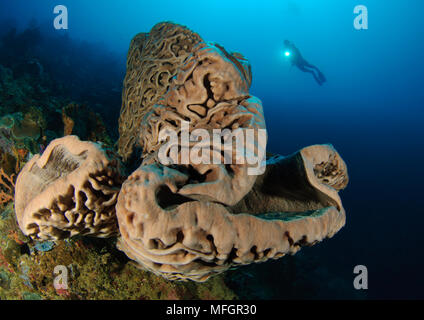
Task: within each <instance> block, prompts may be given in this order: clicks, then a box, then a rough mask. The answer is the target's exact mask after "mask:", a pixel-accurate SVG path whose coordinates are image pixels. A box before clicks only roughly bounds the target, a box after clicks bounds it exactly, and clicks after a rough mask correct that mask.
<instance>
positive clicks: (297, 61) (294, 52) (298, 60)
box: [284, 40, 327, 86]
mask: <svg viewBox="0 0 424 320" xmlns="http://www.w3.org/2000/svg"><path fill="white" fill-rule="evenodd" d="M284 44H285V46H286V48H287V49H288V50H290V59H291V62H292V65H295V66H296V67H298V68H299V69H300V70H301V71H303V72H309V73H312V75H313V76H314V78H315V80H316V82H318V84H319V85H320V86H321V85H322V84H323V83H324V82H325V81H327V80H326V79H325V76H324V74H323V73H322V72H321V71H320V70H319V69H318V68H317V67H315V66H314V65H312V64H310V63H309V62H308V61H306V60H305V59H304V58H303V57H302V54H301V53H300V51H299V49H298V48H296V46H295V45H294V43H292V42H290V41H288V40H286V41H284Z"/></svg>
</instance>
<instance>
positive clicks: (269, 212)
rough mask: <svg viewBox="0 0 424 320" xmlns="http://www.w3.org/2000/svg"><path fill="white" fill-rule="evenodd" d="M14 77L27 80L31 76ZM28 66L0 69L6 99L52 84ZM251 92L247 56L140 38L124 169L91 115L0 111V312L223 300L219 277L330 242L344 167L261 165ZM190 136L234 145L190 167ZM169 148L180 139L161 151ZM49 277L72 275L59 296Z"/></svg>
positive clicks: (131, 70)
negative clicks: (40, 82) (97, 302)
mask: <svg viewBox="0 0 424 320" xmlns="http://www.w3.org/2000/svg"><path fill="white" fill-rule="evenodd" d="M10 37H11V38H10V39H9V40H8V41H12V42H13V41H14V40H13V39H14V36H13V34H11V35H10ZM37 62H38V63H37ZM22 63H24V65H25V67H24V69H28V68H27V67H28V63H29V60H28V61H27V62H22ZM22 63H21V64H20V65H22ZM31 65H33V66H34V70H33V71H34V72H32V73H31V74H26V75H25V73H24V75H22V77H21V76H20V77H19V79H16V78H15V76H16V74H17V73H16V72H17V71H18V69H19V68H15V69H14V72H15V73H16V74H14V73H11V72H9V71H8V69H7V68H2V69H1V70H0V71H1V72H0V76H1V79H0V80H1V81H0V84H2V85H3V89H2V90H4V88H5V86H4V84H5V83H6V84H7V85H10V84H13V85H15V84H14V83H15V82H16V81H24V82H25V81H27V80H25V79H27V78H28V77H33V78H42V77H46V75H45V73H46V71H45V68H44V67H43V63H40V62H39V61H38V60H37V61H34V62H33V63H32V64H31ZM31 70H32V69H31ZM251 82H252V71H251V66H250V64H249V62H248V60H247V59H246V58H245V57H244V56H243V55H242V54H240V53H237V52H229V51H227V50H226V49H225V48H223V47H222V46H221V45H219V44H216V43H206V42H204V41H203V40H202V38H201V37H200V36H199V35H198V34H196V33H194V32H192V31H191V30H189V29H187V28H186V27H183V26H180V25H177V24H173V23H168V22H164V23H159V24H157V25H156V26H154V27H153V28H152V30H151V31H150V32H149V33H140V34H138V35H137V36H136V37H135V38H134V39H133V40H132V42H131V45H130V49H129V52H128V60H127V73H126V76H125V80H124V88H123V94H122V98H123V99H122V107H121V114H120V117H119V140H118V143H117V147H118V152H119V154H120V156H121V157H122V158H123V159H124V160H125V161H126V163H125V164H126V168H125V167H124V164H122V163H121V162H120V160H119V159H118V157H117V155H116V154H115V152H114V151H113V148H112V147H111V146H112V144H113V142H112V140H111V139H109V136H108V134H107V132H106V127H105V126H104V124H103V122H102V120H101V117H100V116H99V115H98V114H96V113H95V112H93V111H92V109H91V108H90V107H89V106H88V105H86V104H84V103H79V102H71V103H70V102H69V101H68V100H66V99H61V98H57V99H52V98H46V95H44V94H40V91H37V92H38V93H34V92H32V93H28V92H26V93H22V94H21V93H19V94H17V97H18V98H19V97H21V96H22V97H23V99H22V101H21V102H20V103H22V108H18V110H13V107H12V105H13V103H11V104H8V105H7V106H6V107H5V109H4V110H7V112H5V114H6V116H5V117H3V118H1V119H0V130H1V131H0V148H1V153H0V155H1V158H0V160H1V161H2V165H3V164H5V170H4V171H3V170H2V172H1V177H2V178H3V179H1V180H0V189H1V191H2V192H3V193H4V194H5V196H4V199H5V200H4V201H3V202H4V205H5V206H3V207H4V211H3V212H2V213H1V216H0V298H2V299H3V298H11V297H12V293H11V292H12V291H14V292H15V294H16V295H17V296H18V297H19V298H21V299H38V298H40V299H57V298H61V299H93V298H96V299H102V298H104V299H109V298H121V299H195V298H202V299H216V298H218V299H219V298H227V299H233V298H236V297H237V296H236V294H234V292H232V291H231V290H230V289H228V287H227V286H226V284H225V282H224V279H225V278H224V276H223V275H222V273H223V272H224V271H227V270H230V269H233V268H235V267H239V266H243V265H248V264H252V263H258V262H264V261H267V260H271V259H278V258H280V257H283V256H285V255H287V254H290V255H292V254H294V253H296V252H297V251H298V250H299V249H300V248H301V247H305V246H311V245H314V244H315V243H317V242H320V241H322V240H324V239H325V238H330V237H332V236H333V235H334V234H335V233H336V232H338V231H339V229H340V228H342V227H343V226H344V224H345V211H344V208H343V206H342V202H341V199H340V197H339V195H338V191H339V190H341V189H343V188H345V187H346V185H347V183H348V174H347V168H346V165H345V163H344V161H343V160H342V158H341V157H340V155H339V154H338V153H337V152H336V150H335V149H334V148H333V147H332V146H331V145H314V146H309V147H306V148H303V149H301V150H300V151H298V152H296V153H294V154H292V155H289V156H287V157H284V156H279V155H268V156H267V157H265V149H266V142H267V141H266V139H267V137H266V135H265V136H261V134H260V133H261V132H264V131H265V130H266V124H265V118H264V111H263V107H262V102H261V101H260V100H259V99H258V98H257V97H254V96H252V95H251V94H250V92H249V89H250V85H251ZM44 83H46V82H44ZM16 86H17V87H19V85H16ZM0 89H1V88H0ZM7 90H9V89H7V88H6V91H7ZM1 94H5V91H1V90H0V95H1ZM27 95H28V96H36V97H37V99H39V100H38V103H34V104H32V105H30V104H31V103H33V102H34V101H35V100H37V99H29V100H28V99H27V100H25V96H27ZM14 99H15V97H11V100H14ZM34 106H37V107H34ZM45 110H48V112H45ZM17 111H19V112H17ZM185 123H188V125H187V129H188V134H191V133H194V132H199V131H198V130H202V131H201V132H202V133H205V134H210V133H212V132H215V130H221V131H222V130H224V131H225V130H227V131H228V132H232V133H233V134H234V135H232V134H230V137H229V138H228V137H227V136H220V137H219V141H213V142H212V143H209V144H206V142H205V141H203V140H202V141H201V142H202V143H205V144H202V146H203V149H202V150H206V149H207V150H208V151H209V153H208V154H207V156H206V157H203V154H202V157H200V158H201V161H194V160H193V159H191V158H190V159H189V161H188V162H184V161H182V159H183V157H184V156H183V155H184V154H185V153H187V152H188V153H189V154H191V153H193V152H194V151H196V150H198V149H196V148H198V147H199V141H198V140H196V141H193V140H190V141H189V142H188V144H187V145H183V143H182V142H181V141H182V137H183V135H184V134H185V133H184V132H183V129H182V128H183V127H184V125H185ZM58 124H60V125H58ZM62 124H63V126H62ZM163 132H175V133H176V136H177V138H179V139H177V140H176V141H171V142H170V141H169V140H166V139H165V140H164V139H163V136H162V134H163ZM250 132H254V134H253V137H254V138H255V141H254V142H253V143H251V144H249V143H247V144H246V145H243V146H242V150H241V154H243V155H247V154H253V155H257V156H258V157H257V160H258V162H257V163H254V164H252V163H250V162H243V161H241V162H239V160H240V158H239V156H240V149H238V148H237V146H238V145H237V143H238V139H242V140H243V141H247V137H248V136H249V133H250ZM63 135H64V136H65V137H63V138H58V137H61V136H63ZM196 138H199V137H198V136H197V137H196ZM200 138H202V137H200ZM233 138H234V140H235V141H233ZM87 140H89V141H87ZM223 141H224V142H228V141H229V146H230V148H229V149H221V143H222V142H223ZM209 142H210V141H209ZM205 146H206V147H205ZM164 150H165V152H164ZM36 153H40V154H36ZM34 154H36V155H34ZM33 155H34V156H33ZM164 155H165V156H166V157H165V158H167V159H168V160H170V161H168V162H166V163H165V162H164V161H163V156H164ZM131 157H132V159H131ZM211 158H214V159H215V160H216V159H218V160H219V161H218V162H215V161H214V162H211V161H210V160H211ZM134 159H135V160H134ZM228 159H231V160H232V161H231V162H227V160H228ZM134 161H136V164H137V167H138V168H137V169H136V170H135V171H133V170H134V168H132V167H131V162H134ZM6 167H7V168H6ZM22 167H23V168H22ZM258 167H260V168H262V169H263V171H260V172H257V173H253V174H252V172H253V171H252V170H253V169H258ZM21 168H22V169H21ZM130 168H131V169H132V170H131V171H133V172H132V173H131V174H130V175H129V176H128V177H127V174H126V170H128V171H129V169H130ZM18 172H19V175H18V178H17V182H16V188H15V189H16V190H15V196H14V203H11V202H10V200H11V197H10V194H11V191H13V187H14V186H13V185H12V184H11V183H13V178H11V177H13V176H12V175H13V174H17V173H18ZM9 179H11V180H9ZM125 179H126V180H125ZM2 184H3V185H4V186H3V185H2ZM2 199H3V198H2ZM13 205H14V208H15V210H14V209H13ZM84 236H90V237H84ZM115 236H117V237H115ZM103 238H106V239H103ZM118 249H119V250H118ZM128 258H129V259H130V260H129V259H128ZM131 260H132V261H131ZM57 265H61V266H65V267H66V268H67V270H69V272H70V278H71V284H70V286H69V287H68V288H55V287H54V286H53V285H52V284H53V280H54V274H53V268H54V266H57ZM140 269H142V270H140ZM147 271H149V272H147ZM157 275H159V277H158V276H157ZM212 276H214V277H212ZM211 277H212V278H211ZM169 280H193V281H183V282H172V281H169ZM197 282H202V284H198V283H197ZM236 282H237V281H236Z"/></svg>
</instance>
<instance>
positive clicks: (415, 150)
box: [0, 0, 424, 299]
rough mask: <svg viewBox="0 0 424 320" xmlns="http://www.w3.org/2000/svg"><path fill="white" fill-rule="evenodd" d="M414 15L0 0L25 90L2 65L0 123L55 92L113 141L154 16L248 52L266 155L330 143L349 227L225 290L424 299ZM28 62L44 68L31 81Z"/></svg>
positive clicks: (421, 97)
mask: <svg viewBox="0 0 424 320" xmlns="http://www.w3.org/2000/svg"><path fill="white" fill-rule="evenodd" d="M59 4H61V5H65V6H66V7H67V8H68V15H69V21H68V22H69V29H67V30H55V29H54V28H53V19H54V17H55V15H54V14H53V8H54V7H55V6H56V5H59ZM360 4H361V5H365V6H367V8H368V24H369V25H368V29H367V30H356V29H355V28H354V26H353V20H354V18H355V14H354V13H353V8H354V7H355V6H357V5H360ZM422 12H424V3H423V2H422V1H419V0H409V1H400V0H397V1H377V0H374V1H371V0H366V1H359V0H354V1H351V0H345V1H334V0H322V1H314V0H302V1H300V0H297V1H296V0H288V1H285V0H279V1H248V0H245V1H238V0H237V1H210V2H207V3H206V2H200V1H184V2H178V1H165V0H163V1H161V2H152V1H135V0H134V1H129V0H125V1H113V2H112V1H97V0H96V1H95V0H92V1H83V0H72V1H70V0H61V1H51V0H43V1H37V2H33V1H28V0H26V1H25V0H14V1H8V0H2V1H1V3H0V37H1V51H0V65H1V66H2V68H8V69H10V70H12V71H13V75H10V74H9V78H10V77H11V78H13V79H12V80H10V79H9V80H8V81H9V82H10V83H11V82H13V83H15V86H19V84H21V85H22V88H21V89H22V90H20V89H19V90H20V92H21V93H20V94H21V97H22V99H21V100H22V101H21V105H19V104H16V101H14V100H13V99H12V98H10V97H8V95H9V94H11V91H10V89H7V88H8V87H7V86H6V84H5V80H4V79H5V77H6V76H5V74H6V73H7V72H5V71H4V70H3V71H2V77H3V79H2V81H3V84H2V86H3V87H2V90H3V91H1V92H0V95H1V96H0V117H2V116H4V115H6V114H11V113H16V112H19V111H20V108H23V107H24V106H27V105H32V104H37V103H38V106H39V107H40V108H41V109H42V106H43V103H44V102H45V101H49V103H52V104H54V101H50V100H49V97H48V96H49V95H50V92H55V94H57V95H58V96H59V95H60V97H61V98H63V101H66V102H67V103H70V102H72V101H75V102H78V103H83V104H86V105H87V106H89V107H90V108H91V109H92V110H94V112H96V113H99V114H100V115H101V117H102V119H103V121H104V124H105V127H106V130H107V134H108V135H109V136H110V138H111V140H113V141H116V139H117V137H118V130H117V127H118V117H119V111H120V107H121V92H122V81H123V78H124V75H125V63H126V54H127V50H128V47H129V43H130V41H131V39H132V37H133V36H134V35H136V34H137V33H139V32H148V31H149V30H150V29H151V28H152V27H153V26H154V25H155V24H156V23H158V22H162V21H172V22H176V23H179V24H182V25H185V26H187V27H188V28H190V29H191V30H193V31H195V32H197V33H198V34H200V35H201V36H202V38H203V39H205V40H206V41H213V42H217V43H219V44H221V45H223V46H224V47H225V48H227V49H228V50H231V51H237V52H241V53H242V54H243V55H244V56H245V57H247V58H248V59H249V61H250V63H251V65H252V72H253V82H252V87H251V89H250V92H251V93H252V94H253V95H255V96H257V97H259V98H260V99H261V100H262V102H263V107H264V113H265V118H266V123H267V130H268V148H267V149H268V151H270V152H273V153H279V154H283V155H288V154H291V153H293V152H295V151H296V150H298V149H300V148H302V147H305V146H308V145H312V144H320V143H331V144H333V145H334V147H335V148H336V150H337V151H338V152H339V153H340V155H341V156H342V157H343V159H344V160H345V162H346V164H347V166H348V172H349V177H350V181H349V185H348V187H347V188H346V189H345V190H344V191H342V192H341V198H342V200H343V204H344V207H345V209H346V215H347V222H346V226H345V227H344V228H343V229H342V230H341V231H340V232H338V233H337V234H336V235H335V236H334V237H333V238H332V239H327V240H325V241H323V242H322V243H320V244H317V245H315V246H314V247H311V248H303V249H302V250H301V251H300V252H299V253H297V254H296V255H295V256H293V257H285V258H282V259H280V260H277V261H272V262H267V263H264V264H257V265H250V266H247V267H242V268H240V269H238V270H235V271H230V272H228V273H226V275H225V283H226V285H227V286H228V287H229V288H231V290H233V292H235V294H236V295H237V296H238V297H240V298H246V299H254V298H258V299H288V298H289V299H290V298H312V299H314V298H329V299H340V298H349V299H350V298H355V299H384V298H390V299H395V298H401V299H404V298H409V299H411V298H412V299H414V298H421V299H422V298H424V293H423V288H424V274H423V272H422V270H423V269H424V254H423V249H422V246H423V245H424V241H423V240H422V233H423V231H422V229H423V224H424V211H423V209H422V208H423V203H422V202H423V196H422V186H421V182H422V180H423V178H424V175H423V165H422V163H423V160H424V157H423V155H424V148H423V146H424V144H423V137H424V126H423V124H424V122H423V120H424V117H423V116H424V111H423V110H424V90H422V88H421V87H422V84H423V80H424V67H423V64H424V62H423V58H422V56H423V50H424V42H423V41H422V35H423V32H424V21H423V19H422ZM13 28H15V29H16V30H15V31H13ZM285 39H289V40H291V41H293V42H294V43H295V44H296V46H297V47H298V48H299V49H300V50H301V52H302V54H303V55H304V57H305V58H306V59H307V60H308V61H310V62H311V63H312V64H315V65H316V66H318V67H319V68H320V69H321V71H322V72H323V73H324V74H325V76H326V78H327V82H326V83H325V84H324V85H323V86H318V85H317V83H316V82H315V81H314V80H313V78H312V77H311V75H310V74H306V73H302V72H300V71H299V70H297V69H296V68H295V67H291V66H290V63H289V62H288V61H287V59H286V58H285V57H284V55H283V41H284V40H285ZM34 59H36V61H38V63H39V64H40V65H41V66H42V69H43V73H44V74H47V75H48V76H44V77H43V78H42V79H38V78H37V77H41V76H40V74H39V73H40V71H39V67H38V69H37V68H36V70H34V63H32V62H31V61H34ZM25 77H32V78H31V79H38V80H39V81H38V80H37V81H38V82H36V83H35V82H33V81H32V80H31V81H28V82H25ZM25 83H31V85H32V86H33V87H32V88H30V89H28V90H27V89H26V88H24V86H25V85H26V84H25ZM45 88H48V89H49V91H48V92H46V91H43V90H42V89H45ZM15 89H16V88H15ZM26 90H27V91H26ZM37 90H38V91H37ZM15 96H16V95H15ZM34 96H36V97H37V98H34ZM25 97H28V101H27V100H25ZM8 99H9V100H10V101H13V103H12V102H10V101H9V102H8ZM37 99H38V100H37ZM8 103H10V106H9V105H8ZM57 122H60V123H58V124H57V126H58V127H61V128H62V127H63V124H62V122H61V117H60V116H59V117H58V116H51V117H48V119H47V124H46V126H47V127H48V128H49V127H50V128H53V127H54V126H55V123H57ZM51 131H53V130H51ZM356 265H364V266H366V267H367V268H368V272H369V274H368V276H369V283H368V287H369V288H368V290H361V291H358V290H355V289H354V287H353V280H354V277H355V274H354V273H353V269H354V267H355V266H356ZM0 266H1V264H0ZM0 276H1V273H0ZM4 277H6V276H4ZM4 277H3V278H2V277H0V280H1V279H3V280H2V281H3V282H4ZM0 284H1V281H0ZM196 297H198V296H196ZM227 298H228V297H227Z"/></svg>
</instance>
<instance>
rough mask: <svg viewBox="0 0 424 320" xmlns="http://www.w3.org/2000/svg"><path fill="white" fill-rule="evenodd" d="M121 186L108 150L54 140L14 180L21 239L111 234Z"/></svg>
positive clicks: (67, 139) (66, 139)
mask: <svg viewBox="0 0 424 320" xmlns="http://www.w3.org/2000/svg"><path fill="white" fill-rule="evenodd" d="M121 183H122V174H121V168H120V165H119V161H118V160H117V159H116V158H115V157H114V155H113V153H112V152H111V151H110V150H108V149H103V148H102V146H101V145H99V144H96V143H92V142H82V141H80V140H79V139H78V138H77V137H76V136H66V137H64V138H61V139H56V140H54V141H52V142H51V143H50V144H49V146H48V147H47V148H46V150H45V151H44V153H43V154H42V155H41V156H40V155H35V156H34V157H33V158H32V159H31V160H30V161H29V162H28V163H27V164H26V165H25V167H24V168H23V169H22V171H21V172H20V174H19V176H18V179H17V182H16V192H15V208H16V216H17V219H18V223H19V226H20V227H21V229H22V231H23V232H24V234H26V235H29V236H31V237H33V238H36V239H42V240H46V239H60V238H65V237H70V236H73V235H76V234H85V235H95V236H98V237H107V236H111V235H114V234H115V233H116V231H117V225H116V216H115V204H116V199H117V195H118V192H119V189H120V186H121Z"/></svg>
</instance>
